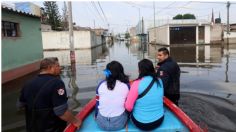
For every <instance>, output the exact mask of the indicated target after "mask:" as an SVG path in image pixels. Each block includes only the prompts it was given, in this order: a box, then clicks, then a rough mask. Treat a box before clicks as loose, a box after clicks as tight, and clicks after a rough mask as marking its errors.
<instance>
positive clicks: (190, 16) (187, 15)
mask: <svg viewBox="0 0 236 132" xmlns="http://www.w3.org/2000/svg"><path fill="white" fill-rule="evenodd" d="M173 19H196V17H195V16H194V15H193V14H189V13H187V14H184V15H182V14H178V15H176V16H175V17H173Z"/></svg>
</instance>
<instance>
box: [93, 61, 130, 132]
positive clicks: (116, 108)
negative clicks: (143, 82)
mask: <svg viewBox="0 0 236 132" xmlns="http://www.w3.org/2000/svg"><path fill="white" fill-rule="evenodd" d="M104 74H105V75H106V79H105V80H104V81H102V82H101V83H100V84H99V85H98V87H97V89H96V99H97V103H96V108H95V119H96V122H97V124H98V126H99V127H100V128H102V129H103V130H106V131H115V130H120V129H122V128H124V127H125V124H126V122H127V113H126V111H125V107H124V104H125V100H126V97H127V95H128V92H129V78H128V76H127V75H125V74H124V68H123V66H122V65H121V64H120V63H119V62H117V61H112V62H110V63H108V64H107V66H106V69H105V70H104Z"/></svg>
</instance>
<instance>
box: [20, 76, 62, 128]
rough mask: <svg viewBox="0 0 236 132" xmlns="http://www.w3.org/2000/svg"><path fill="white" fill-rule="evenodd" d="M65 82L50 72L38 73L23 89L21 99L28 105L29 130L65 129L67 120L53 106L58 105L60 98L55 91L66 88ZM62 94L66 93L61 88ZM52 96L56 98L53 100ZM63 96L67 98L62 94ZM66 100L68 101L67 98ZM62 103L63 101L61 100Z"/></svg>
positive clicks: (27, 120)
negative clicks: (60, 116) (61, 117)
mask: <svg viewBox="0 0 236 132" xmlns="http://www.w3.org/2000/svg"><path fill="white" fill-rule="evenodd" d="M64 87H65V86H64V83H63V82H62V81H61V80H60V79H58V78H56V77H54V76H52V75H49V74H42V75H38V76H37V77H36V78H34V79H33V80H32V81H30V82H29V83H27V84H26V85H25V87H24V89H23V96H21V99H20V100H21V101H24V102H25V103H26V104H27V105H26V122H27V123H26V124H27V131H34V132H36V131H37V132H42V131H63V130H64V128H65V127H66V122H65V121H63V120H62V119H60V118H59V117H58V116H57V115H55V113H54V111H53V108H54V106H55V105H57V103H58V100H56V97H55V96H58V95H56V94H54V93H57V92H56V90H57V89H58V88H59V90H60V88H64ZM61 91H62V92H61V94H62V95H64V94H66V93H65V91H64V89H61ZM51 98H53V99H54V98H55V99H54V100H52V99H51ZM61 98H66V97H64V96H62V97H61ZM62 100H64V101H65V102H64V103H66V100H65V99H62ZM60 103H61V102H60Z"/></svg>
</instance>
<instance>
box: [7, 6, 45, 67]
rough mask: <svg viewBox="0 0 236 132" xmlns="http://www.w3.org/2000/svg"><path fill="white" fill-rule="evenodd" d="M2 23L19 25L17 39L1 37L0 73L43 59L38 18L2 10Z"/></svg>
mask: <svg viewBox="0 0 236 132" xmlns="http://www.w3.org/2000/svg"><path fill="white" fill-rule="evenodd" d="M2 21H10V22H15V23H19V30H20V36H19V37H2V71H7V70H12V69H14V68H18V67H21V66H24V65H27V64H31V63H34V62H37V61H39V60H41V59H42V58H43V47H42V36H41V31H40V26H41V23H40V18H37V17H29V16H24V15H19V14H17V13H15V12H8V11H6V10H2Z"/></svg>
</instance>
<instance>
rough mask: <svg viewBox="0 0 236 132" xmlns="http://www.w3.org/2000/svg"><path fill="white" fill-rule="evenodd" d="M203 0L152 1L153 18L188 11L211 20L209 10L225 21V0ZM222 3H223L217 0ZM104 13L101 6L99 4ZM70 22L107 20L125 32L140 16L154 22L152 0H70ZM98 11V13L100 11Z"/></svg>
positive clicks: (235, 17) (235, 9)
mask: <svg viewBox="0 0 236 132" xmlns="http://www.w3.org/2000/svg"><path fill="white" fill-rule="evenodd" d="M205 2H206V1H200V2H199V1H177V2H173V1H171V2H164V1H155V7H156V11H155V12H156V15H155V16H156V20H158V19H172V17H173V16H175V15H177V14H185V13H191V14H194V15H195V16H196V17H197V19H205V20H209V21H210V20H211V14H212V9H213V11H214V17H215V18H217V17H218V16H219V13H220V15H221V19H222V22H223V23H226V18H227V10H226V4H225V3H226V1H217V2H218V3H213V2H214V1H210V3H205ZM219 2H222V3H219ZM231 2H233V3H234V4H231V6H230V23H236V14H235V13H236V1H231ZM34 3H35V4H37V5H40V6H43V4H42V3H43V2H42V1H40V2H34ZM57 3H58V5H59V8H60V12H61V8H62V6H63V2H62V1H58V2H57ZM99 4H100V6H101V8H102V10H103V12H104V14H105V16H106V19H107V20H106V19H105V18H104V15H103V13H102V11H101V9H100V6H99ZM72 8H73V21H74V22H76V25H79V26H85V27H94V20H95V27H96V28H98V27H103V28H107V27H108V26H107V25H108V23H109V25H110V29H111V30H113V31H114V32H125V31H126V30H127V28H130V27H131V26H136V25H137V23H138V20H139V10H140V16H141V18H142V17H143V18H144V20H149V21H153V18H154V10H153V1H148V2H146V1H145V2H144V1H94V2H90V1H72ZM98 12H100V15H99V13H98Z"/></svg>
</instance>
